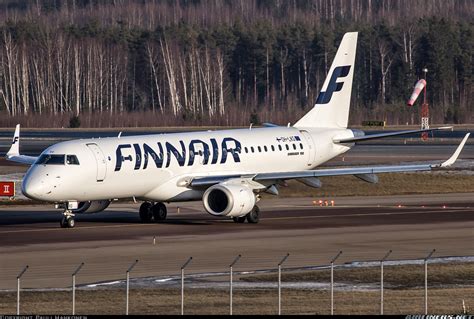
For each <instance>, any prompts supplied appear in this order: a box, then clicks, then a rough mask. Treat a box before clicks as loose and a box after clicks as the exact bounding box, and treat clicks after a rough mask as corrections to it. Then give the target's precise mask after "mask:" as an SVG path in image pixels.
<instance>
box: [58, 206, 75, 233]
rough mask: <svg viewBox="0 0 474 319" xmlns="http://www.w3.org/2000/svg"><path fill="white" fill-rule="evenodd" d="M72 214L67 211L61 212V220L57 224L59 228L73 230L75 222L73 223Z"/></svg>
mask: <svg viewBox="0 0 474 319" xmlns="http://www.w3.org/2000/svg"><path fill="white" fill-rule="evenodd" d="M74 216H75V215H74V214H73V213H72V212H71V211H70V210H69V209H66V210H64V212H63V218H62V219H61V221H60V222H59V225H60V226H61V228H74V226H75V225H76V222H75V221H74Z"/></svg>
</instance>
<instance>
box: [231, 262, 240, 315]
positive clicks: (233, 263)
mask: <svg viewBox="0 0 474 319" xmlns="http://www.w3.org/2000/svg"><path fill="white" fill-rule="evenodd" d="M240 257H242V256H241V255H240V254H239V255H238V256H237V257H236V258H235V259H234V261H233V262H232V264H230V266H229V267H230V315H231V316H232V284H233V278H232V267H233V266H234V265H235V264H236V263H237V261H239V259H240Z"/></svg>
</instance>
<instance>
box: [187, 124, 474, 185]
mask: <svg viewBox="0 0 474 319" xmlns="http://www.w3.org/2000/svg"><path fill="white" fill-rule="evenodd" d="M469 135H470V133H467V134H466V135H465V136H464V138H463V140H462V141H461V143H460V144H459V146H458V147H457V149H456V151H455V152H454V153H453V155H452V156H451V157H450V158H449V159H448V160H446V161H444V162H442V163H438V164H418V165H392V166H366V167H349V168H328V169H316V170H308V171H294V172H275V173H259V174H253V175H236V174H233V175H221V176H209V177H197V178H193V179H192V180H191V181H190V183H189V185H188V186H191V187H203V186H211V185H214V184H218V183H220V182H223V181H226V180H229V179H235V178H245V179H251V180H254V181H256V182H260V181H279V180H287V179H299V178H308V177H324V176H341V175H359V176H364V175H368V176H371V175H373V174H378V173H395V172H419V171H431V170H433V169H438V168H443V167H449V166H451V165H453V164H454V162H456V160H457V158H458V156H459V154H460V153H461V151H462V149H463V147H464V145H465V144H466V141H467V139H468V138H469ZM362 179H364V178H362Z"/></svg>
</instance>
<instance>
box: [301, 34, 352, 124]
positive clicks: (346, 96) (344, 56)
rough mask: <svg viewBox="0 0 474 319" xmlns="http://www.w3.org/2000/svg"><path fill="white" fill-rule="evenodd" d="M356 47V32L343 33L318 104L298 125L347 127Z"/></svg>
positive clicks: (317, 101)
mask: <svg viewBox="0 0 474 319" xmlns="http://www.w3.org/2000/svg"><path fill="white" fill-rule="evenodd" d="M356 48H357V32H348V33H346V34H344V37H343V38H342V41H341V44H340V45H339V49H338V50H337V53H336V57H335V58H334V61H333V62H332V65H331V69H330V70H329V73H328V76H327V77H326V80H325V81H324V84H323V87H322V89H321V92H320V93H319V96H318V99H317V100H316V105H315V106H314V107H313V108H312V109H311V111H309V112H308V113H306V114H305V116H303V117H302V118H301V119H300V120H299V121H298V122H296V124H295V125H294V126H295V127H338V128H347V122H348V119H349V106H350V102H351V91H352V78H353V75H354V62H355V55H356Z"/></svg>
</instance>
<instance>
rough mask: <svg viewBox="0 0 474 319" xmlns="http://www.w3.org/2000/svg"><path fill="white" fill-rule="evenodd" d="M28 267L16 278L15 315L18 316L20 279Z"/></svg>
mask: <svg viewBox="0 0 474 319" xmlns="http://www.w3.org/2000/svg"><path fill="white" fill-rule="evenodd" d="M28 267H29V266H28V265H26V267H25V268H23V270H22V271H21V272H20V274H19V275H18V276H17V277H16V315H17V316H19V315H20V278H21V276H23V274H24V273H25V271H26V270H27V269H28Z"/></svg>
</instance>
